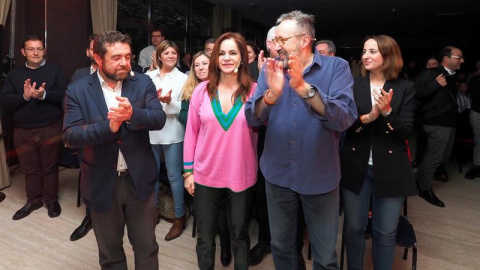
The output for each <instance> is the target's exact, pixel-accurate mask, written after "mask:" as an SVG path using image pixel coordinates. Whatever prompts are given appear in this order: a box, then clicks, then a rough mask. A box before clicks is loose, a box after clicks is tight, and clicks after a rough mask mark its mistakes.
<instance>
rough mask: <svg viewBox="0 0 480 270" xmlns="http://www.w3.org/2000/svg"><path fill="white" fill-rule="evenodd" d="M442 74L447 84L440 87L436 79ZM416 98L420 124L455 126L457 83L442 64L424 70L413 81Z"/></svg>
mask: <svg viewBox="0 0 480 270" xmlns="http://www.w3.org/2000/svg"><path fill="white" fill-rule="evenodd" d="M440 74H443V75H444V76H445V77H446V79H447V85H446V86H445V87H442V86H441V85H440V84H439V83H438V82H437V80H436V78H437V76H438V75H440ZM415 90H416V94H415V96H416V98H417V100H418V113H419V120H420V121H421V123H422V124H428V125H438V126H447V127H454V126H455V117H456V115H457V112H458V105H457V98H456V97H457V85H456V82H455V77H454V76H451V75H449V74H448V72H447V70H445V68H444V67H443V66H441V65H440V66H438V67H437V68H431V69H427V70H424V71H423V72H422V73H420V75H418V78H417V82H416V83H415Z"/></svg>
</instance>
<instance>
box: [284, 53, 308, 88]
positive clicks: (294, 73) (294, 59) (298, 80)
mask: <svg viewBox="0 0 480 270" xmlns="http://www.w3.org/2000/svg"><path fill="white" fill-rule="evenodd" d="M288 67H289V69H288V74H289V75H290V86H291V87H292V88H293V90H295V92H297V94H298V95H299V96H302V97H303V96H304V95H305V90H306V89H307V86H308V85H307V83H306V82H305V80H303V67H302V66H301V65H300V61H299V59H298V55H297V54H296V53H293V54H291V55H290V56H289V57H288Z"/></svg>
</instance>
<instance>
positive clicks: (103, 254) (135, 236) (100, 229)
mask: <svg viewBox="0 0 480 270" xmlns="http://www.w3.org/2000/svg"><path fill="white" fill-rule="evenodd" d="M154 194H155V192H154V193H152V195H151V196H150V198H149V199H148V200H146V201H140V200H139V199H137V195H136V189H135V186H134V184H133V182H132V179H131V178H130V176H126V177H118V178H117V179H116V182H115V187H114V193H113V203H112V207H111V208H110V209H109V210H108V212H106V213H99V212H96V211H94V210H92V211H91V214H92V225H93V231H94V232H95V237H96V238H97V244H98V252H99V259H100V266H101V267H102V269H114V270H117V269H118V270H119V269H122V270H123V269H127V260H126V257H125V252H124V250H123V235H124V230H125V225H127V233H128V239H129V240H130V243H131V244H132V247H133V251H134V257H135V269H136V270H158V244H157V240H156V236H155V225H156V222H157V214H156V209H155V195H154Z"/></svg>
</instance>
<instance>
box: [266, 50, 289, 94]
mask: <svg viewBox="0 0 480 270" xmlns="http://www.w3.org/2000/svg"><path fill="white" fill-rule="evenodd" d="M265 74H266V75H267V85H268V88H269V89H270V90H271V91H272V94H274V95H275V96H276V97H277V98H278V97H280V96H281V95H282V92H283V86H284V84H285V76H284V74H283V62H280V61H276V60H275V59H273V58H268V60H267V69H266V72H265Z"/></svg>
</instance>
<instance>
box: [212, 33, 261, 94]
mask: <svg viewBox="0 0 480 270" xmlns="http://www.w3.org/2000/svg"><path fill="white" fill-rule="evenodd" d="M227 39H233V41H234V42H235V43H236V44H237V47H238V50H239V51H240V56H241V65H240V67H238V73H237V74H238V75H237V81H238V84H239V87H238V89H237V90H236V91H235V93H233V97H232V98H233V100H235V99H236V98H237V97H239V96H240V97H242V101H243V102H245V101H246V100H247V96H248V94H249V93H250V89H251V87H252V83H253V80H252V77H251V76H250V74H249V73H248V52H247V43H246V42H245V39H244V38H243V37H242V36H241V35H240V34H238V33H233V32H227V33H225V34H223V35H221V36H220V37H219V38H217V41H216V42H215V46H214V47H213V50H212V56H211V57H210V65H209V66H208V79H209V82H208V85H207V89H208V96H209V97H210V99H211V100H213V99H214V98H218V97H217V88H218V85H219V84H220V67H219V64H218V59H219V54H220V44H221V43H222V42H223V41H224V40H227Z"/></svg>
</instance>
